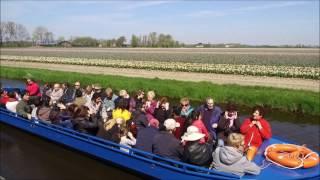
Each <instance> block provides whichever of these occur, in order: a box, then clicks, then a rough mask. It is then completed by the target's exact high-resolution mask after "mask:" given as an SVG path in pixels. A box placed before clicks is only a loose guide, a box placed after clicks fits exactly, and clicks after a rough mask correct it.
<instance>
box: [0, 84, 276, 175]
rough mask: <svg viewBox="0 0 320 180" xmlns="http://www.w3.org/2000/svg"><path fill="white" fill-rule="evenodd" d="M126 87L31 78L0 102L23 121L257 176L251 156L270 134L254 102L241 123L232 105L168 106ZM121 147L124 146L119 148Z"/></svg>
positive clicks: (209, 102)
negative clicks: (41, 80) (38, 82)
mask: <svg viewBox="0 0 320 180" xmlns="http://www.w3.org/2000/svg"><path fill="white" fill-rule="evenodd" d="M146 96H147V97H146V98H145V93H144V91H143V90H138V91H137V92H136V93H135V95H134V96H130V95H129V93H128V92H127V91H126V90H124V89H123V90H120V91H119V93H118V94H117V93H115V92H114V90H113V89H112V88H110V87H107V88H105V89H104V88H102V86H101V85H100V84H93V85H87V86H86V87H84V88H82V87H81V84H80V82H75V83H74V85H73V86H72V85H70V84H69V83H62V84H60V83H54V84H49V83H46V84H44V86H43V87H42V88H40V86H39V85H38V84H37V83H36V82H35V81H33V80H32V79H31V78H28V79H27V83H26V89H25V92H22V93H18V92H15V91H10V92H7V91H5V90H3V89H2V90H1V97H0V105H1V106H2V107H5V108H7V109H8V110H9V111H11V112H15V113H17V114H18V115H19V116H21V117H24V118H26V119H29V120H31V119H34V120H39V121H43V122H45V123H51V124H55V125H59V126H63V127H65V128H70V129H74V130H77V131H79V132H82V133H86V134H90V135H94V136H98V137H100V138H103V139H106V140H109V141H113V142H115V143H118V144H121V145H123V147H122V148H120V149H121V150H122V151H123V152H129V149H130V148H131V147H134V148H136V149H140V150H143V151H146V152H150V153H154V154H157V155H159V156H162V157H166V158H171V159H174V160H177V161H183V162H186V163H190V164H194V165H198V166H203V167H209V166H210V165H211V166H210V167H213V168H215V169H216V170H218V171H224V172H231V173H234V174H237V175H240V176H242V175H244V173H250V174H259V173H260V168H259V166H257V165H256V164H255V163H254V162H252V160H253V159H254V157H255V154H256V153H257V150H258V148H259V147H260V145H261V144H262V142H263V140H265V139H269V138H270V137H271V128H270V125H269V123H268V122H267V121H266V120H265V119H264V118H263V116H264V111H263V108H262V107H260V106H256V107H254V108H253V111H252V116H251V117H249V118H247V119H245V120H244V121H243V122H242V123H241V121H240V119H239V114H238V110H237V108H236V106H235V105H234V104H232V103H229V104H227V106H226V108H225V110H224V111H223V110H222V109H221V108H220V107H219V106H217V105H215V102H214V99H213V98H211V97H209V98H207V99H206V101H205V103H204V104H202V105H200V106H199V107H193V106H192V105H191V104H190V100H189V99H188V98H182V99H181V100H180V104H179V105H176V106H173V105H172V104H171V103H170V102H169V100H168V98H167V97H161V98H159V99H157V98H156V94H155V92H154V91H148V92H147V93H146ZM125 147H126V148H125Z"/></svg>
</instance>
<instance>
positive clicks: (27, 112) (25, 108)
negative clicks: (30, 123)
mask: <svg viewBox="0 0 320 180" xmlns="http://www.w3.org/2000/svg"><path fill="white" fill-rule="evenodd" d="M21 96H22V99H21V100H20V101H19V103H18V104H17V107H16V111H17V114H18V115H19V116H22V117H24V118H27V119H31V111H32V108H31V106H29V105H28V102H29V100H30V96H29V93H28V92H25V93H24V94H22V95H21Z"/></svg>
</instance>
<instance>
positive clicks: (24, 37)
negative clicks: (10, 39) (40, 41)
mask: <svg viewBox="0 0 320 180" xmlns="http://www.w3.org/2000/svg"><path fill="white" fill-rule="evenodd" d="M16 37H17V41H28V40H30V34H29V32H28V30H27V28H26V27H25V26H24V25H22V24H17V26H16Z"/></svg>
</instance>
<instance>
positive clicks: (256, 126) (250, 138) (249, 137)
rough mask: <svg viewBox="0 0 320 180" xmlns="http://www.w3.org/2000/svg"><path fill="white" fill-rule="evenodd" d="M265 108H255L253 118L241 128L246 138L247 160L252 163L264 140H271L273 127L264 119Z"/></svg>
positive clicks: (247, 120)
mask: <svg viewBox="0 0 320 180" xmlns="http://www.w3.org/2000/svg"><path fill="white" fill-rule="evenodd" d="M263 116H264V111H263V108H262V107H260V106H256V107H254V108H253V112H252V117H251V118H248V119H245V120H244V122H243V123H242V125H241V127H240V131H241V133H242V134H243V135H244V136H245V145H246V148H247V149H248V150H247V159H248V160H249V161H252V160H253V158H254V156H255V155H256V152H257V150H258V148H259V147H260V145H261V144H262V142H263V140H265V139H269V138H271V135H272V134H271V127H270V125H269V123H268V121H266V120H265V119H264V118H263Z"/></svg>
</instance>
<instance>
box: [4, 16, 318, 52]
mask: <svg viewBox="0 0 320 180" xmlns="http://www.w3.org/2000/svg"><path fill="white" fill-rule="evenodd" d="M0 41H1V47H29V46H59V44H60V42H65V41H67V42H68V43H70V45H71V46H73V47H108V48H112V47H148V48H178V47H186V48H189V47H190V48H192V47H200V48H229V47H230V48H231V47H232V48H268V47H272V48H277V47H280V48H281V47H286V48H309V47H312V48H314V47H316V48H319V46H307V45H303V44H297V45H282V46H270V45H258V46H252V45H245V44H239V43H230V44H211V43H197V44H184V43H180V42H179V41H177V40H175V39H174V38H173V37H172V36H171V35H170V34H163V33H160V34H158V33H157V32H151V33H149V34H144V35H135V34H132V36H131V39H130V40H127V39H126V37H125V36H120V37H118V38H112V39H96V38H93V37H87V36H86V37H70V38H69V39H67V40H66V39H65V37H63V36H60V37H58V38H55V37H54V33H53V32H51V31H49V30H48V28H46V27H43V26H38V27H36V28H35V29H34V30H33V32H32V34H31V35H30V33H29V32H28V30H27V28H26V27H25V26H24V25H22V24H19V23H15V22H12V21H9V22H2V21H1V22H0Z"/></svg>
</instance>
